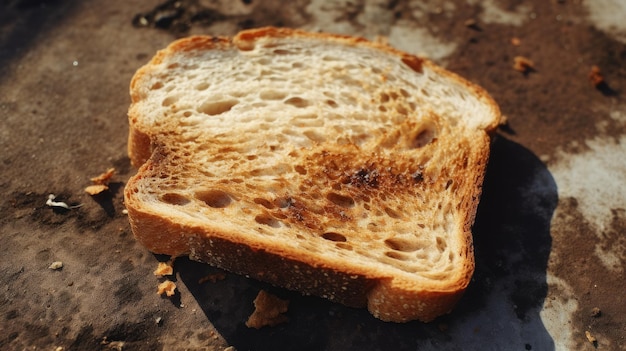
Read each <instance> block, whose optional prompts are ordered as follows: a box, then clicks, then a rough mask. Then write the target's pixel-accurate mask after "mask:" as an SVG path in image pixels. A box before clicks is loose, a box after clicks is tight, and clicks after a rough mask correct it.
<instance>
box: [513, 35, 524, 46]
mask: <svg viewBox="0 0 626 351" xmlns="http://www.w3.org/2000/svg"><path fill="white" fill-rule="evenodd" d="M511 45H513V46H520V45H522V40H521V39H520V38H518V37H513V38H511Z"/></svg>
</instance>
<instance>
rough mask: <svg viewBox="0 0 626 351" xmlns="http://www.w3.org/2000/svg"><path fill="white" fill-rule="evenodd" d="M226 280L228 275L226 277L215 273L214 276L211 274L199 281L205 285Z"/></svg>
mask: <svg viewBox="0 0 626 351" xmlns="http://www.w3.org/2000/svg"><path fill="white" fill-rule="evenodd" d="M224 279H226V275H224V273H213V274H209V275H206V276H204V277H202V278H200V279H198V284H203V283H206V282H211V283H215V282H217V281H218V280H224Z"/></svg>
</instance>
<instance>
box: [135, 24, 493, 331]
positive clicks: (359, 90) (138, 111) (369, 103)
mask: <svg viewBox="0 0 626 351" xmlns="http://www.w3.org/2000/svg"><path fill="white" fill-rule="evenodd" d="M131 95H132V99H133V104H132V106H131V108H130V111H129V118H130V124H131V134H130V139H129V154H130V157H131V159H132V160H133V163H134V164H137V165H140V164H144V162H145V164H144V165H143V166H142V167H141V169H140V171H139V173H138V175H137V176H135V177H134V178H133V179H131V181H130V182H129V184H128V186H127V188H126V191H125V193H126V205H127V207H128V209H129V215H130V220H131V224H132V226H133V231H134V233H135V235H136V237H137V238H138V239H139V240H140V241H141V242H142V243H144V245H146V246H147V247H148V248H150V249H151V250H153V251H155V252H160V253H166V254H170V255H175V256H176V255H181V254H188V253H190V252H191V251H193V250H194V249H195V248H193V247H189V243H190V242H196V241H197V237H198V236H199V235H203V236H206V237H209V238H210V237H212V236H214V237H219V238H220V239H224V240H228V241H231V242H234V243H240V244H242V245H245V246H246V247H250V248H253V249H254V250H263V251H264V252H269V253H272V254H275V255H278V256H281V257H285V258H286V259H290V260H296V261H300V262H303V263H305V264H308V265H309V266H312V267H322V268H331V269H334V270H336V271H340V272H344V273H345V275H346V276H364V277H367V278H368V279H371V280H375V281H385V282H387V283H385V284H389V286H390V288H389V289H387V290H390V291H392V292H391V294H392V295H393V296H397V295H398V294H408V295H411V294H412V295H420V294H422V293H423V292H424V291H440V292H443V294H446V293H451V294H456V293H458V292H459V291H462V290H463V289H464V288H465V286H466V285H467V283H468V282H469V279H470V277H471V274H472V271H473V252H472V244H471V234H470V226H471V224H472V222H473V218H474V213H475V210H476V206H477V203H478V197H479V195H480V186H481V183H482V178H483V172H484V167H485V164H486V161H487V158H488V152H489V137H488V132H490V131H492V130H493V129H495V127H496V126H497V124H498V119H499V112H498V108H497V106H496V105H495V104H494V103H493V101H492V100H491V98H490V97H489V96H488V95H487V94H486V93H485V92H484V91H483V90H482V89H480V88H478V87H476V86H474V85H472V84H470V83H468V82H466V81H464V80H462V79H460V78H459V77H457V76H455V75H454V74H452V73H449V72H446V71H444V70H442V69H440V68H438V67H436V66H435V65H433V64H432V63H430V62H428V61H425V60H422V59H420V58H417V57H414V56H409V55H406V54H403V53H400V52H397V51H395V50H393V49H391V48H388V47H386V46H383V45H382V44H375V43H369V42H365V41H364V40H362V39H353V38H346V37H335V36H329V35H323V34H307V33H303V32H299V31H280V30H271V29H270V30H266V32H263V30H258V31H252V32H244V33H242V34H240V35H239V36H238V37H235V38H234V39H233V40H232V41H228V40H226V39H216V38H208V37H192V38H188V39H183V40H181V41H178V42H175V43H174V44H172V45H171V46H170V47H169V48H167V49H165V50H163V51H161V52H160V53H158V54H157V56H155V58H154V59H153V60H152V61H151V62H150V63H149V64H148V65H146V66H145V67H144V68H142V69H141V70H139V71H138V73H137V74H136V76H135V78H134V79H133V81H132V83H131ZM146 136H149V138H150V140H151V142H150V143H145V142H144V141H143V140H145V138H146ZM147 156H150V160H149V161H147V159H146V158H147ZM146 161H147V162H146ZM157 227H158V228H157ZM163 227H165V229H166V230H163ZM159 231H160V233H159V234H155V233H157V232H159ZM236 257H237V256H236V253H234V256H233V258H232V259H237V258H236ZM252 269H253V268H251V270H252ZM248 273H251V272H248ZM263 273H264V274H265V273H266V272H263ZM296 273H297V272H296ZM294 274H295V273H294ZM266 276H271V275H270V274H266ZM283 276H284V275H283ZM283 279H290V278H289V276H287V277H285V278H283ZM274 283H277V284H279V285H280V284H281V283H280V282H276V281H274ZM311 284H313V283H311ZM282 285H283V286H285V285H286V284H284V283H283V284H282ZM337 289H341V288H340V287H338V288H337ZM366 293H367V292H361V294H366ZM337 294H338V295H339V294H341V291H338V292H337ZM392 300H393V299H392ZM420 301H422V300H420ZM407 306H411V307H415V306H417V305H416V304H414V303H409V304H408V305H407ZM400 307H401V308H402V305H400ZM425 308H426V309H428V307H425ZM444 309H445V308H444ZM440 312H441V311H440ZM394 318H395V317H394ZM392 319H393V318H392Z"/></svg>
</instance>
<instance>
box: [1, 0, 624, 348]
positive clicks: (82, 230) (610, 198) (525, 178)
mask: <svg viewBox="0 0 626 351" xmlns="http://www.w3.org/2000/svg"><path fill="white" fill-rule="evenodd" d="M624 18H626V4H625V3H624V2H623V1H621V0H595V1H591V0H587V1H581V0H545V1H544V0H532V1H515V0H511V1H503V0H502V1H496V0H484V1H478V0H426V1H405V0H390V1H363V0H352V1H343V0H342V1H333V2H331V1H317V0H297V1H292V2H280V1H271V0H266V1H261V0H242V1H235V0H233V1H218V0H214V1H211V0H180V1H166V2H163V1H161V0H148V1H122V0H109V1H102V0H91V1H71V0H68V1H59V0H56V1H55V0H49V1H44V0H9V1H4V2H2V3H0V150H1V151H0V160H1V163H0V165H1V168H0V172H1V173H0V174H1V175H2V176H1V177H0V190H1V191H2V195H3V196H2V198H0V214H1V215H0V248H2V259H1V260H0V349H2V350H23V349H24V350H25V349H28V350H222V349H225V348H227V347H230V346H232V347H234V348H236V349H238V350H248V349H250V350H252V349H256V350H276V349H284V350H289V349H298V350H348V349H353V350H380V349H394V350H405V349H406V350H415V349H420V350H469V349H474V350H478V349H480V350H595V349H598V350H620V349H621V350H624V349H625V348H624V345H626V340H625V336H626V302H625V301H626V300H625V298H624V292H625V291H626V283H625V282H626V279H625V278H626V276H625V267H624V266H625V262H626V237H625V236H624V233H625V232H626V186H624V184H626V103H625V101H624V94H625V92H626V84H625V83H626V64H625V63H626V27H625V25H624V20H623V19H624ZM264 25H276V26H289V27H300V28H306V29H311V30H324V31H329V32H339V33H348V34H357V35H361V36H365V37H368V38H372V39H373V38H375V37H377V36H380V37H381V38H385V39H386V40H388V42H389V43H390V44H391V45H394V46H396V47H398V48H400V49H404V50H407V51H410V52H413V53H419V54H422V55H425V56H428V57H430V58H432V59H433V60H435V61H436V62H438V63H440V64H441V65H444V66H446V67H447V68H449V69H451V70H453V71H455V72H457V73H459V74H461V75H462V76H465V77H467V78H468V79H470V80H472V81H474V82H476V83H478V84H480V85H482V86H483V87H485V88H486V89H487V90H488V91H489V92H490V93H491V94H492V95H493V96H494V98H495V99H496V100H497V101H498V103H499V104H500V106H501V108H502V111H503V113H504V114H505V115H506V116H507V117H508V124H507V125H505V126H503V127H502V128H501V130H500V132H499V135H498V137H497V138H496V140H495V141H494V144H493V153H492V158H491V160H490V164H489V169H488V174H487V178H486V180H485V189H484V195H483V199H482V202H481V206H480V208H479V213H478V216H477V222H476V225H475V228H474V237H475V249H476V250H475V251H476V260H477V270H476V274H475V277H474V279H473V281H472V284H471V286H470V287H469V290H468V292H467V294H466V295H465V296H464V298H463V299H462V301H461V302H460V303H459V305H458V307H457V308H456V309H455V310H454V311H453V312H452V313H451V314H449V315H447V316H444V317H441V318H439V319H438V320H436V321H435V322H433V323H431V324H422V323H418V322H413V323H407V324H400V325H397V324H389V323H383V322H380V321H378V320H375V319H374V318H372V317H371V316H370V315H369V314H368V313H367V312H366V311H362V310H355V309H349V308H345V307H343V306H340V305H336V304H332V303H330V302H327V301H324V300H321V299H318V298H313V297H302V296H299V295H298V294H295V293H291V292H288V291H284V290H280V289H274V288H271V287H267V286H265V285H263V284H261V283H258V282H255V281H251V280H249V279H246V278H244V277H238V276H235V275H231V274H228V273H224V272H220V271H219V270H217V269H215V268H212V267H208V266H205V265H202V264H199V263H195V262H191V261H189V260H187V259H179V260H178V261H177V262H176V265H175V267H176V275H175V279H176V283H177V285H178V289H179V292H178V294H177V295H176V296H175V297H174V298H173V299H171V300H169V299H165V298H161V297H159V296H158V295H157V294H156V285H157V284H158V282H159V280H158V279H157V278H156V277H155V276H154V275H153V274H152V271H153V270H154V269H155V268H156V265H157V262H158V261H159V260H165V259H166V258H164V257H157V256H154V255H152V254H150V253H149V252H148V251H146V250H145V249H143V248H142V247H140V246H139V245H138V244H136V243H135V241H134V239H133V237H132V233H131V232H130V230H129V226H128V222H127V219H126V217H125V215H124V213H123V209H124V205H123V203H122V189H123V187H124V184H125V182H126V180H127V179H128V178H129V177H130V176H131V175H132V174H133V173H134V172H135V170H134V169H133V168H132V167H131V166H130V165H129V161H128V158H127V156H126V135H127V122H126V110H127V107H128V104H129V98H128V83H129V81H130V78H131V76H132V74H133V73H134V72H135V70H136V69H137V68H139V67H140V66H141V65H142V64H144V63H145V62H147V60H149V58H150V57H151V56H152V55H153V54H154V52H155V51H156V50H158V49H160V48H162V47H164V46H165V45H167V44H168V43H169V42H170V41H172V40H173V39H174V38H176V37H180V36H184V35H188V34H198V33H205V34H220V35H232V34H234V33H236V32H237V31H238V30H240V29H242V28H251V27H258V26H264ZM513 38H517V39H515V40H514V39H513ZM512 40H513V41H512ZM516 40H517V42H515V41H516ZM514 42H515V43H514ZM516 44H517V45H516ZM516 56H524V57H527V58H529V59H530V60H532V61H533V69H532V70H531V71H530V72H528V73H526V74H522V73H520V72H518V71H515V70H514V69H513V68H512V66H513V61H514V58H515V57H516ZM593 65H596V66H598V67H599V69H600V70H601V72H602V74H603V76H604V78H605V83H604V84H601V85H599V86H598V87H594V86H593V85H592V84H591V82H590V80H589V73H590V71H591V67H592V66H593ZM109 167H115V168H116V169H117V173H116V175H115V176H114V178H113V181H112V183H111V189H110V191H109V192H107V193H105V194H103V195H100V196H97V197H91V196H89V195H87V194H85V193H84V192H83V189H84V187H85V186H87V185H90V181H89V178H90V177H93V176H96V175H98V174H100V173H101V172H103V171H104V170H106V169H107V168H109ZM51 193H52V194H55V195H56V196H57V198H56V200H57V201H65V202H67V203H68V204H70V205H76V204H81V205H82V206H81V207H78V208H75V209H71V210H59V209H54V208H52V207H49V206H47V205H46V200H47V199H48V195H49V194H51ZM55 261H61V262H63V267H62V268H61V269H58V270H52V269H49V268H48V267H49V266H50V264H51V263H52V262H55ZM208 274H215V275H216V277H222V275H223V278H224V279H218V280H216V281H215V282H205V283H200V282H199V279H200V278H202V277H205V276H207V275H208ZM260 289H268V290H270V291H271V292H273V293H274V294H276V295H278V296H281V297H283V298H286V299H289V300H290V301H291V302H290V307H289V311H288V317H289V318H290V321H289V323H287V324H283V325H280V326H276V327H272V328H265V329H261V330H255V329H248V328H247V327H246V326H245V325H244V322H245V320H246V318H247V316H248V315H249V314H250V313H251V312H252V310H253V306H252V301H253V299H254V297H255V296H256V294H257V292H258V291H259V290H260ZM598 311H599V312H598ZM586 332H589V333H590V335H591V336H593V337H595V338H596V342H595V343H592V342H590V341H588V339H587V337H586V335H585V334H586Z"/></svg>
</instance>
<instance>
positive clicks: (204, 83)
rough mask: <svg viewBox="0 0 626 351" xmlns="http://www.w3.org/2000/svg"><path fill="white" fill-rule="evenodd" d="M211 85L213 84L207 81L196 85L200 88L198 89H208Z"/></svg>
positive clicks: (197, 88)
mask: <svg viewBox="0 0 626 351" xmlns="http://www.w3.org/2000/svg"><path fill="white" fill-rule="evenodd" d="M210 86H211V84H209V83H207V82H202V83H200V84H198V85H196V90H198V91H203V90H207V89H209V87H210Z"/></svg>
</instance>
